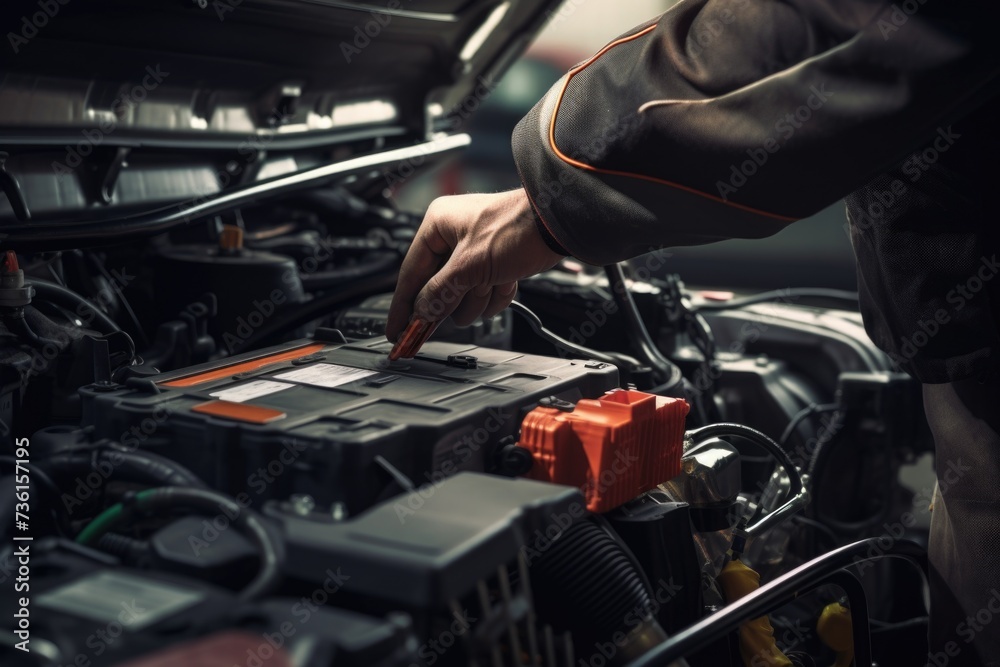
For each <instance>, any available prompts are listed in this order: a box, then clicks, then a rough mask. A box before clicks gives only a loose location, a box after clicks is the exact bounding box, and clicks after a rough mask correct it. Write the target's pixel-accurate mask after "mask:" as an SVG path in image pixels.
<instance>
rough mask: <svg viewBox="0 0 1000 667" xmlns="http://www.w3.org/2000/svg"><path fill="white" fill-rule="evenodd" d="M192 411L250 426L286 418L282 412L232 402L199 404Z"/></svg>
mask: <svg viewBox="0 0 1000 667" xmlns="http://www.w3.org/2000/svg"><path fill="white" fill-rule="evenodd" d="M191 411H192V412H199V413H201V414H203V415H211V416H213V417H223V418H225V419H232V420H233V421H239V422H247V423H248V424H269V423H270V422H273V421H275V420H277V419H282V418H283V417H285V413H284V412H282V411H281V410H275V409H274V408H265V407H262V406H260V405H250V404H248V403H233V402H232V401H209V402H207V403H199V404H198V405H196V406H194V407H193V408H191Z"/></svg>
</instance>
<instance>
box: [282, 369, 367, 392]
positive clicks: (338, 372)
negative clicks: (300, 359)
mask: <svg viewBox="0 0 1000 667" xmlns="http://www.w3.org/2000/svg"><path fill="white" fill-rule="evenodd" d="M372 375H378V371H369V370H365V369H363V368H351V367H350V366H338V365H337V364H316V365H314V366H307V367H305V368H297V369H295V370H294V371H288V372H287V373H282V374H281V375H275V376H274V377H276V378H277V379H279V380H292V381H294V382H301V383H302V384H312V385H316V386H317V387H326V388H332V387H339V386H340V385H342V384H347V383H348V382H354V381H355V380H363V379H364V378H366V377H370V376H372Z"/></svg>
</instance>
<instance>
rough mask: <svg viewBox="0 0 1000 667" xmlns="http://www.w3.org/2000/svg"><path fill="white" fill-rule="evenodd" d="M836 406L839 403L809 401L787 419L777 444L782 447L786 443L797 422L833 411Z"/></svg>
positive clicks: (797, 425) (797, 424) (796, 426)
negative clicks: (786, 424)
mask: <svg viewBox="0 0 1000 667" xmlns="http://www.w3.org/2000/svg"><path fill="white" fill-rule="evenodd" d="M838 407H840V404H839V403H825V404H820V403H810V404H809V405H808V406H806V407H804V408H802V409H801V410H799V411H798V412H796V413H795V415H794V416H793V417H792V418H791V419H790V420H789V421H788V426H786V427H785V430H784V431H783V432H782V434H781V438H779V439H778V444H779V445H781V446H782V448H784V446H785V445H786V444H787V443H788V440H789V439H790V438H791V437H792V434H793V433H795V429H797V428H798V427H799V424H801V423H802V422H803V421H804V420H805V419H806V418H808V417H809V416H811V415H814V414H822V413H824V412H833V411H834V410H836V409H837V408H838Z"/></svg>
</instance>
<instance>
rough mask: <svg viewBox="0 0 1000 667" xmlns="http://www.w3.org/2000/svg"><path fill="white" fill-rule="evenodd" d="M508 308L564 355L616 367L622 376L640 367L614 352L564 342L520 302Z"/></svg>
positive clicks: (511, 303)
mask: <svg viewBox="0 0 1000 667" xmlns="http://www.w3.org/2000/svg"><path fill="white" fill-rule="evenodd" d="M509 308H510V310H511V312H513V313H516V314H517V315H519V316H520V317H521V318H522V319H524V321H525V322H527V323H528V326H529V327H531V330H532V331H534V332H535V334H536V335H537V336H538V337H539V338H541V339H543V340H545V341H546V342H548V343H551V344H552V345H554V346H555V348H556V349H557V350H560V351H562V352H563V353H565V354H568V355H574V356H577V357H581V358H584V359H594V360H596V361H603V362H604V363H606V364H611V365H612V366H617V367H618V369H619V371H621V372H622V373H623V374H630V373H631V371H633V370H634V369H636V368H640V367H642V364H641V363H640V362H639V360H638V359H634V358H632V357H629V356H628V355H625V354H619V353H616V352H615V353H612V352H599V351H597V350H594V349H591V348H589V347H585V346H583V345H577V344H576V343H574V342H572V341H569V340H566V339H565V338H563V337H562V336H560V335H559V334H557V333H555V332H554V331H552V330H551V329H547V328H546V327H545V325H544V324H542V320H541V318H540V317H538V315H536V314H535V312H534V311H533V310H531V309H530V308H528V307H527V306H525V305H524V304H523V303H521V302H520V301H511V302H510V306H509Z"/></svg>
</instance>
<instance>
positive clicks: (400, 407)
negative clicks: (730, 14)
mask: <svg viewBox="0 0 1000 667" xmlns="http://www.w3.org/2000/svg"><path fill="white" fill-rule="evenodd" d="M390 347H391V344H390V343H389V342H388V341H387V340H386V339H385V338H381V337H380V338H373V339H367V340H360V341H350V342H349V341H348V340H347V339H345V338H344V337H343V336H342V335H341V334H340V333H339V332H338V331H336V330H330V329H321V330H320V331H319V332H317V335H316V338H315V339H310V340H303V341H298V342H293V343H288V344H285V345H282V346H278V347H272V348H267V349H264V350H260V351H258V352H255V353H251V354H245V355H240V356H236V357H231V358H227V359H225V360H222V361H218V362H213V363H208V364H202V365H199V366H194V367H192V368H188V369H184V370H179V371H172V372H169V373H164V374H161V375H155V376H151V377H144V378H133V379H130V380H129V381H128V382H127V383H126V385H125V386H124V387H115V386H110V387H109V386H92V387H90V388H85V389H83V390H82V391H81V393H82V395H83V400H84V420H85V423H88V424H89V425H91V426H92V427H93V431H94V435H95V436H96V437H98V438H108V439H111V440H115V441H118V442H120V443H121V444H122V445H124V446H125V447H131V448H141V449H145V450H148V451H153V452H156V453H159V454H162V455H164V456H166V457H168V458H170V459H172V460H174V461H177V462H178V463H180V464H182V465H184V466H186V467H188V468H190V469H191V470H192V471H194V472H195V473H196V474H198V475H199V476H200V477H202V479H204V480H205V481H206V483H208V484H209V485H210V486H211V487H213V488H216V489H218V490H221V491H224V492H226V493H229V494H231V495H233V496H234V497H235V498H236V499H237V500H238V501H240V502H241V503H242V504H244V505H250V506H258V507H259V506H261V505H262V503H263V502H264V501H267V500H287V499H289V498H291V497H292V496H297V497H298V498H297V500H302V499H303V498H305V497H306V496H308V497H309V498H306V499H305V500H306V502H307V504H315V506H316V507H318V508H320V509H324V508H328V509H329V510H330V511H332V512H334V513H336V514H338V515H342V514H343V513H344V512H345V511H346V512H347V513H349V514H354V513H357V512H359V511H361V510H363V509H365V508H367V507H370V506H371V505H372V504H374V503H375V502H377V501H378V500H381V499H385V498H388V497H392V496H394V495H397V494H398V493H400V492H402V491H403V490H406V489H407V488H408V487H409V485H410V484H411V483H412V484H413V485H414V486H417V487H420V486H424V485H427V484H433V483H436V482H439V481H440V480H441V479H443V478H444V477H446V476H449V475H451V474H454V473H456V472H458V471H460V470H470V471H476V472H491V471H493V470H494V466H495V462H496V461H497V458H498V456H497V454H498V451H499V448H500V447H501V441H504V439H505V438H506V439H507V440H506V441H505V442H507V443H511V442H513V441H515V440H516V436H517V434H518V431H519V427H520V425H521V420H522V418H523V417H524V415H525V414H527V413H528V412H529V411H530V410H532V409H533V408H534V407H536V406H537V405H538V403H539V401H540V400H542V399H545V398H547V397H555V398H558V399H562V400H565V401H570V402H575V401H577V400H579V399H581V398H596V397H598V396H600V395H602V394H603V393H604V392H606V391H608V390H610V389H613V388H615V387H616V386H617V385H618V374H617V369H616V368H615V367H613V366H611V365H610V364H605V363H600V362H594V361H588V360H572V359H560V358H557V357H544V356H532V355H525V354H521V353H517V352H511V351H505V350H496V349H489V348H480V347H475V346H470V345H467V344H466V345H463V344H456V343H441V342H430V343H428V344H427V345H425V346H424V347H423V349H422V350H421V351H420V353H419V354H418V355H417V356H416V357H415V358H413V359H402V360H398V361H394V362H389V361H388V356H387V355H388V352H389V349H390Z"/></svg>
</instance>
